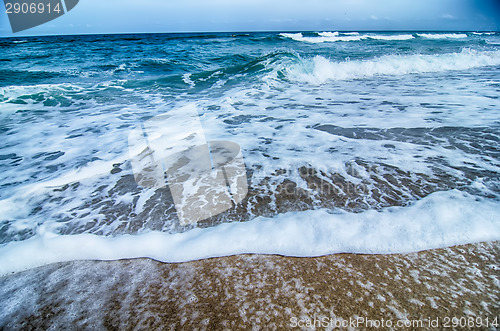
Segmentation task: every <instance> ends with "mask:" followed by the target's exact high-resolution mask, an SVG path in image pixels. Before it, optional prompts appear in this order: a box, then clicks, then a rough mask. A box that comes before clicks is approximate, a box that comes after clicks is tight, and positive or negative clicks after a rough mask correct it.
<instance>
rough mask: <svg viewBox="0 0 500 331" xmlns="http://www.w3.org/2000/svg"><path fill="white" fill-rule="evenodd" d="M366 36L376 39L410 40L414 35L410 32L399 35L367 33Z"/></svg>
mask: <svg viewBox="0 0 500 331" xmlns="http://www.w3.org/2000/svg"><path fill="white" fill-rule="evenodd" d="M368 38H370V39H376V40H410V39H413V38H415V37H414V36H413V35H411V34H401V35H369V36H368Z"/></svg>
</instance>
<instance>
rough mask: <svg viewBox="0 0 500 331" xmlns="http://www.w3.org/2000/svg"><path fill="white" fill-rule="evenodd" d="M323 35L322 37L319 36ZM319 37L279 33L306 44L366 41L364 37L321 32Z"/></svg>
mask: <svg viewBox="0 0 500 331" xmlns="http://www.w3.org/2000/svg"><path fill="white" fill-rule="evenodd" d="M321 34H323V35H321ZM321 34H320V35H321V36H320V37H304V36H303V35H302V33H281V34H280V35H281V36H283V37H286V38H290V39H293V40H295V41H303V42H308V43H313V44H314V43H324V42H337V41H359V40H362V39H366V38H367V37H366V36H359V35H352V36H339V35H335V33H330V32H328V33H326V32H322V33H321Z"/></svg>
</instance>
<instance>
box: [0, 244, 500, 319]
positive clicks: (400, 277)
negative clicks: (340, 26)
mask: <svg viewBox="0 0 500 331" xmlns="http://www.w3.org/2000/svg"><path fill="white" fill-rule="evenodd" d="M498 261H500V242H499V241H493V242H483V243H477V244H468V245H460V246H454V247H451V248H444V249H434V250H428V251H421V252H418V253H409V254H394V255H358V254H335V255H327V256H322V257H312V258H295V257H284V256H277V255H234V256H230V257H221V258H211V259H206V260H198V261H191V262H183V263H175V264H169V263H162V262H157V261H154V260H151V259H145V258H141V259H132V260H118V261H73V262H64V263H55V264H51V265H47V266H43V267H39V268H35V269H31V270H27V271H23V272H19V273H16V274H13V275H8V276H4V277H1V278H0V301H1V302H2V303H3V306H4V309H3V312H1V313H0V328H1V329H16V328H48V327H56V328H61V327H68V326H72V327H79V328H107V329H132V328H138V329H146V328H161V327H165V328H166V327H167V326H169V327H172V328H179V327H181V328H189V329H192V328H194V327H197V328H201V329H240V328H241V329H249V328H252V327H254V328H255V327H259V328H262V327H266V328H270V329H282V328H289V327H291V326H294V325H295V324H297V325H295V326H297V327H300V326H302V327H307V321H308V319H309V321H310V322H314V321H316V323H320V320H323V321H329V323H344V322H342V321H349V319H356V318H364V319H365V321H368V320H370V321H372V322H373V321H379V322H380V321H381V319H384V320H385V321H386V322H387V321H391V322H392V323H394V327H393V328H395V323H396V322H397V321H405V320H408V321H422V323H430V322H434V321H436V320H437V319H439V321H438V322H439V323H440V324H439V327H444V325H443V324H442V323H444V322H446V320H445V318H447V317H449V318H453V317H456V318H458V319H459V318H472V317H473V318H474V319H476V320H475V321H477V322H479V320H480V319H481V321H482V323H483V324H484V322H485V321H486V318H489V321H490V322H491V321H492V320H493V319H494V318H495V317H497V318H500V317H499V316H500V304H499V302H498V298H499V297H500V281H499V276H498V270H499V269H500V266H499V263H498ZM449 322H450V323H451V320H450V321H449ZM346 323H347V322H346ZM332 325H334V324H331V325H330V326H332ZM339 325H341V324H339ZM423 325H424V326H425V325H427V324H423ZM316 326H317V327H319V326H320V325H319V324H316ZM321 326H325V325H321ZM351 326H352V325H351ZM386 326H387V325H386ZM475 326H476V329H495V328H494V327H491V328H490V327H486V326H485V325H480V326H479V325H475ZM490 326H491V325H490ZM359 327H361V328H364V327H366V325H365V326H363V325H361V326H359V325H358V328H359ZM389 329H391V327H389Z"/></svg>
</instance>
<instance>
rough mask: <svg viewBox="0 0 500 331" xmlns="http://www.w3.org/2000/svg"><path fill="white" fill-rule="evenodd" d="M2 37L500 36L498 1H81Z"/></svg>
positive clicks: (5, 26)
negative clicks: (283, 33)
mask: <svg viewBox="0 0 500 331" xmlns="http://www.w3.org/2000/svg"><path fill="white" fill-rule="evenodd" d="M0 3H1V5H0V36H1V37H12V36H14V37H15V36H28V35H60V34H94V33H106V34H107V33H149V32H217V31H230V32H236V31H337V30H341V31H363V30H364V31H366V30H370V31H376V30H384V31H388V30H394V31H402V30H413V31H415V30H426V31H430V30H432V31H498V29H499V28H500V0H140V1H138V0H80V2H79V4H78V5H77V6H76V7H75V8H74V9H73V10H71V11H70V12H68V13H66V14H65V15H63V16H61V17H59V18H57V19H55V20H53V21H50V22H47V23H45V24H43V25H40V26H38V27H35V28H32V29H29V30H25V31H22V32H18V33H15V34H14V33H12V31H11V29H10V25H9V21H8V17H7V14H6V13H5V6H4V3H3V1H0Z"/></svg>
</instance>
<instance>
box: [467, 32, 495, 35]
mask: <svg viewBox="0 0 500 331" xmlns="http://www.w3.org/2000/svg"><path fill="white" fill-rule="evenodd" d="M472 34H474V35H476V36H492V35H494V34H495V32H472Z"/></svg>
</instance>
